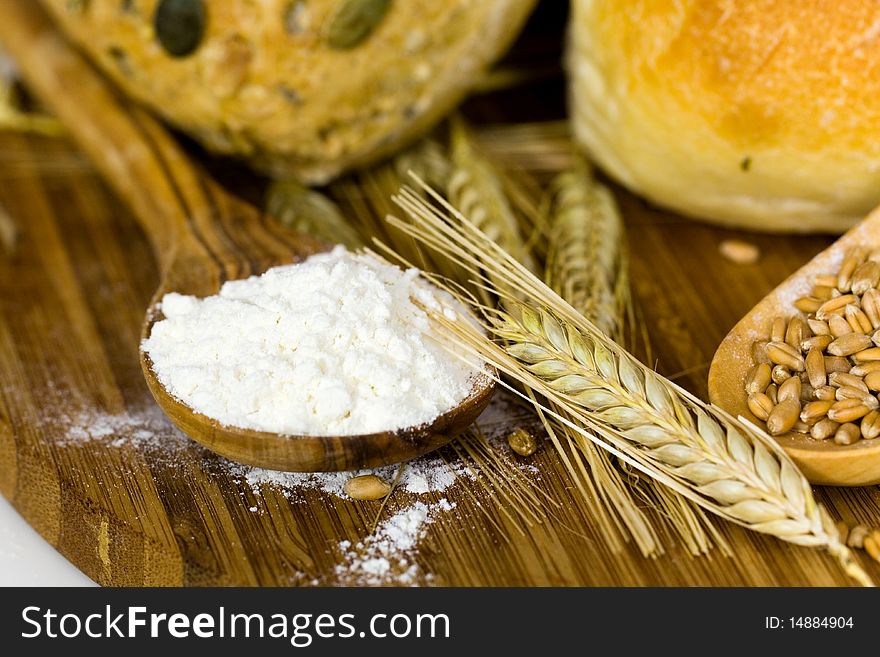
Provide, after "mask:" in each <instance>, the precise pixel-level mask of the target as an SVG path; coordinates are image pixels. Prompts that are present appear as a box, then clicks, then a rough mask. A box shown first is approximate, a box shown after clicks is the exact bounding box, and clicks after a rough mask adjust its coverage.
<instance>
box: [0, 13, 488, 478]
mask: <svg viewBox="0 0 880 657" xmlns="http://www.w3.org/2000/svg"><path fill="white" fill-rule="evenodd" d="M0 42H2V43H3V45H4V47H5V48H6V49H7V50H8V51H9V52H10V53H11V54H12V56H13V57H14V58H15V60H16V62H17V63H18V65H19V67H20V68H21V71H22V73H23V75H24V77H25V78H26V79H27V81H28V82H29V84H30V87H31V89H33V90H34V91H35V92H36V93H37V94H38V95H39V96H40V98H41V99H42V100H43V102H45V103H46V104H47V105H48V106H49V107H50V108H51V109H52V110H53V111H54V112H55V114H56V115H57V116H58V118H59V119H61V121H62V123H63V124H64V126H65V127H66V129H67V130H68V131H69V133H70V134H71V136H72V137H73V138H74V139H75V140H76V141H77V143H78V145H79V146H80V147H81V148H82V149H83V150H84V151H85V152H86V153H87V154H88V155H89V157H90V158H91V159H92V160H93V162H94V163H95V165H96V166H97V167H98V169H99V170H100V171H101V173H102V174H103V176H104V178H105V179H106V180H107V181H108V182H109V183H110V184H111V185H112V186H113V188H114V189H115V190H116V192H117V193H118V194H119V195H120V196H121V197H122V198H123V199H124V200H125V201H126V202H127V203H128V204H129V205H130V206H131V208H132V210H133V211H134V213H135V216H136V217H137V218H138V220H139V221H140V224H141V226H142V227H143V229H144V231H145V232H146V233H147V235H148V236H149V238H150V240H151V242H152V244H153V247H154V249H155V253H156V257H157V258H158V261H159V269H160V272H161V276H162V281H161V283H160V285H159V287H158V289H157V290H156V294H155V295H154V297H153V301H152V303H151V304H150V309H149V310H148V311H147V314H146V317H145V319H144V325H143V331H142V336H147V335H149V333H150V330H151V328H152V325H153V323H154V322H155V321H156V320H157V319H158V318H160V317H161V315H160V314H159V313H158V312H157V311H156V310H155V308H156V305H155V304H156V301H157V300H159V299H160V298H161V297H162V296H163V295H164V294H165V293H167V292H172V291H173V292H179V293H181V294H191V295H197V296H207V295H211V294H216V293H217V292H218V291H219V289H220V286H221V285H222V284H223V282H224V281H227V280H231V279H237V278H244V277H247V276H251V275H253V274H259V273H262V272H263V271H265V270H266V269H268V268H269V267H272V266H275V265H279V264H287V263H291V262H296V261H297V260H301V259H302V258H304V257H307V256H308V255H310V254H312V253H315V252H318V251H321V250H324V249H326V245H324V244H321V243H319V242H316V241H315V240H313V239H311V238H308V237H306V236H304V235H300V234H297V233H294V232H291V231H288V230H286V229H285V228H283V227H282V226H281V225H280V224H278V223H277V222H275V221H274V220H272V219H271V218H268V217H266V216H265V215H262V214H261V213H260V212H259V211H257V210H256V209H255V208H253V207H252V206H250V205H248V204H246V203H244V202H242V201H240V200H239V199H237V198H235V197H233V196H231V195H230V194H228V193H227V192H226V191H225V190H223V189H222V188H221V187H220V186H219V185H217V184H216V183H215V182H214V181H213V180H211V179H210V178H209V177H207V176H206V175H205V174H204V173H203V172H202V171H201V170H199V169H198V168H196V167H195V166H194V165H193V164H192V163H191V162H190V161H189V159H188V158H187V156H186V155H185V153H184V152H183V151H182V150H181V148H180V147H179V145H178V144H177V143H176V142H175V141H174V139H173V138H172V137H171V136H170V135H169V133H168V132H167V131H166V130H165V129H164V128H163V127H162V126H161V125H160V124H159V123H158V122H157V121H155V120H154V119H153V118H152V117H151V116H150V115H148V114H147V113H146V112H145V111H144V110H142V109H140V108H139V107H137V106H135V105H132V104H130V103H128V102H127V101H125V100H123V99H122V98H120V97H119V96H118V95H117V94H116V93H115V92H114V90H113V89H112V87H111V86H110V85H109V83H108V82H107V81H105V79H104V78H102V77H101V76H100V75H99V74H98V73H97V72H96V71H95V69H93V68H92V67H91V65H90V64H89V63H88V62H86V61H85V60H84V59H83V58H82V56H80V55H79V54H78V53H77V52H76V51H74V50H73V48H72V47H71V46H70V45H69V44H68V43H67V42H66V41H65V40H64V39H63V38H62V37H61V36H60V35H59V34H58V32H57V31H56V29H55V28H54V26H53V24H52V22H51V21H50V20H49V19H48V17H47V16H46V15H45V14H44V13H43V11H42V9H41V8H40V7H39V3H37V2H0ZM141 365H142V369H143V372H144V377H145V378H146V381H147V385H148V386H149V388H150V392H151V393H152V394H153V397H154V398H155V399H156V402H157V403H158V404H159V406H160V407H161V408H162V410H163V411H164V412H165V413H166V414H167V415H168V417H169V418H170V419H171V421H172V422H174V424H176V425H177V426H178V427H179V428H180V429H181V430H183V431H184V432H185V433H186V434H187V435H189V436H190V437H191V438H193V439H194V440H196V441H197V442H199V443H201V444H202V445H204V446H205V447H208V448H209V449H211V450H213V451H215V452H217V453H219V454H222V455H223V456H226V457H228V458H230V459H233V460H235V461H240V462H242V463H248V464H251V465H256V466H261V467H266V468H272V469H276V470H291V471H300V472H316V471H333V470H353V469H358V468H365V467H375V466H379V465H384V464H389V463H397V462H400V461H404V460H407V459H411V458H414V457H416V456H419V455H421V454H424V453H426V452H429V451H431V450H434V449H437V448H438V447H440V446H442V445H444V444H445V443H447V442H449V441H450V440H451V439H452V437H454V436H455V435H456V434H457V433H460V432H461V431H463V430H464V429H465V428H467V427H468V426H469V425H470V424H471V423H472V422H473V421H474V420H475V419H476V418H477V416H478V415H479V414H480V413H481V412H482V411H483V409H484V408H485V407H486V405H487V404H488V403H489V399H490V397H491V395H492V392H493V391H494V386H493V384H492V382H491V380H490V379H488V378H484V379H481V381H484V382H483V383H481V384H480V385H478V386H477V387H476V388H475V390H474V391H473V392H472V394H471V395H470V396H469V397H468V398H467V399H465V400H464V401H463V402H462V403H461V404H459V405H458V406H457V407H456V408H453V409H450V410H449V411H447V412H446V413H444V414H443V415H441V416H440V417H438V418H437V419H436V420H434V421H433V422H432V423H430V424H429V425H425V426H419V427H413V428H409V429H401V430H396V431H388V432H383V433H376V434H370V435H364V436H281V435H278V434H274V433H266V432H260V431H251V430H248V429H241V428H236V427H228V426H224V425H221V424H220V423H219V422H217V421H215V420H212V419H211V418H208V417H206V416H204V415H201V414H199V413H196V412H194V411H193V410H192V409H190V408H189V407H187V406H186V405H184V404H182V403H181V402H180V401H178V400H176V399H174V398H173V397H171V396H170V395H169V394H168V393H167V392H166V390H165V389H164V388H163V387H162V385H161V384H160V383H159V381H158V380H157V379H156V376H155V374H154V373H153V370H152V368H151V365H150V361H149V358H148V357H147V356H146V355H145V354H144V353H143V352H141Z"/></svg>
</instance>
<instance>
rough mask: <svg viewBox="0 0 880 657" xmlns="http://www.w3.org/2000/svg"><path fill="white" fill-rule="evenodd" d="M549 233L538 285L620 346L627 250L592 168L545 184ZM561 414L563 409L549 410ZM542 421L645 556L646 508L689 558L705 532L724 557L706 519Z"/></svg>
mask: <svg viewBox="0 0 880 657" xmlns="http://www.w3.org/2000/svg"><path fill="white" fill-rule="evenodd" d="M550 190H551V203H550V204H549V205H550V216H551V221H550V230H549V239H548V247H549V248H548V254H547V263H546V271H545V276H544V279H545V281H546V282H547V284H548V285H549V286H550V287H552V288H553V289H554V291H556V292H557V294H559V296H560V297H562V298H563V299H565V301H567V302H568V303H569V304H570V305H571V306H573V307H574V308H575V309H577V310H579V311H580V312H581V313H582V314H583V315H584V316H585V317H586V318H587V319H589V320H590V321H592V322H593V323H595V324H596V325H597V326H598V327H599V328H600V329H601V330H602V331H603V332H605V333H606V334H607V335H609V336H611V337H612V338H613V339H615V340H616V341H618V342H622V340H623V338H624V324H625V319H626V318H627V316H628V315H631V312H629V311H630V309H631V307H632V296H631V294H630V289H629V279H628V268H627V249H626V240H625V234H624V227H623V220H622V218H621V216H620V211H619V210H618V208H617V203H616V201H615V199H614V196H613V194H612V192H611V190H610V189H609V188H608V187H606V186H605V185H603V184H601V183H600V182H598V181H597V180H596V179H595V177H594V176H593V175H592V171H591V167H590V165H589V164H588V163H587V162H586V161H585V160H584V159H583V158H582V157H576V158H575V159H574V162H573V164H572V166H571V167H570V168H569V169H567V170H566V171H564V172H563V173H561V174H559V175H558V176H557V177H556V178H555V179H554V180H553V183H552V184H551V187H550ZM554 410H557V411H560V410H561V409H554ZM541 417H542V419H547V423H548V424H550V425H551V426H547V428H548V430H550V431H552V432H556V433H559V434H561V435H562V436H564V437H565V438H567V439H568V441H569V442H570V443H572V444H574V445H575V446H576V447H577V449H578V450H579V451H580V452H581V453H582V454H583V455H584V458H585V459H586V461H587V464H588V465H589V468H588V469H587V473H588V475H587V476H589V477H591V478H593V479H595V483H596V488H598V490H599V492H600V495H601V496H602V498H603V501H604V506H603V509H602V511H603V513H604V514H608V513H613V514H616V516H617V517H618V518H619V522H620V523H622V524H623V525H624V526H625V527H626V529H627V530H628V531H629V533H630V535H632V536H633V538H634V539H635V541H636V543H637V544H638V545H639V547H640V549H641V550H642V552H643V554H646V555H648V554H652V553H654V552H659V551H660V545H659V540H658V538H657V537H656V534H655V532H654V529H653V526H652V523H651V521H650V520H649V518H648V517H647V516H646V514H645V513H644V511H643V510H642V508H641V507H643V506H644V505H645V503H646V502H648V503H649V504H650V505H654V506H657V507H659V508H660V509H661V511H662V518H663V519H664V520H665V521H666V522H668V524H669V525H670V526H671V527H672V529H673V530H674V531H675V532H676V533H677V534H678V535H679V537H680V538H681V539H682V541H683V543H684V545H685V546H686V548H687V549H688V551H689V552H691V553H692V554H700V553H704V552H706V551H708V550H709V547H710V545H711V542H710V539H709V536H708V535H707V531H708V532H709V533H710V534H711V535H712V537H713V538H714V539H715V542H716V543H717V544H718V545H719V546H720V547H721V548H722V549H723V550H725V551H726V552H729V548H728V546H727V543H726V541H725V540H724V539H723V537H721V536H720V535H719V534H718V532H717V529H716V528H715V527H714V526H713V525H712V524H711V521H710V520H709V518H708V517H707V516H706V514H705V513H704V512H703V511H702V510H701V509H699V507H696V506H695V505H693V504H692V503H691V502H689V501H688V500H686V499H685V498H682V497H681V496H680V495H677V494H675V493H673V492H672V491H670V490H669V489H668V488H666V487H664V486H658V485H654V484H653V482H651V481H650V480H647V481H645V482H644V483H645V485H644V486H640V485H639V484H641V483H642V480H640V479H638V478H636V479H635V480H634V482H633V483H632V484H628V483H627V481H626V476H625V473H624V472H623V471H622V470H621V469H620V468H617V467H615V464H614V462H613V460H612V457H611V456H610V455H609V454H608V452H606V451H605V450H602V449H601V448H599V447H597V446H596V445H594V444H593V443H591V442H590V441H588V440H585V439H584V438H583V437H582V436H580V435H579V434H578V433H577V432H575V431H572V430H571V429H570V428H569V427H568V426H566V425H565V424H562V423H559V422H553V420H552V418H547V416H546V415H544V414H541Z"/></svg>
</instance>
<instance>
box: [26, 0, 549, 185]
mask: <svg viewBox="0 0 880 657" xmlns="http://www.w3.org/2000/svg"><path fill="white" fill-rule="evenodd" d="M42 1H43V4H44V5H45V6H46V7H48V8H49V9H50V11H51V13H52V14H53V15H54V17H55V19H56V21H57V22H58V24H59V25H61V26H62V28H63V29H64V30H65V31H66V32H67V34H68V35H69V36H70V37H71V38H72V39H73V40H74V41H75V42H76V43H77V44H78V46H79V47H80V48H81V49H82V50H84V51H85V52H86V53H87V54H88V55H89V56H90V57H91V58H92V59H93V60H94V61H95V62H96V63H97V64H98V65H99V66H100V67H101V68H102V69H103V70H104V71H105V72H106V73H107V74H108V75H109V76H110V77H112V78H113V80H114V81H115V82H116V83H117V84H118V85H119V86H120V87H121V88H122V89H124V90H125V91H126V92H127V93H129V94H130V95H132V96H133V97H135V98H137V99H138V100H140V101H141V102H143V103H145V104H146V105H148V106H150V107H151V108H153V109H154V110H156V111H157V112H158V113H160V114H161V115H162V116H163V117H164V118H165V119H167V120H168V121H169V122H171V123H172V124H174V125H175V126H177V127H179V128H181V129H183V130H185V131H187V132H189V133H190V134H192V135H193V136H195V137H196V138H197V139H198V140H199V141H201V142H202V143H203V144H205V145H206V146H207V147H208V148H210V149H212V150H214V151H217V152H221V153H229V154H235V155H240V156H244V157H246V158H248V159H249V160H250V161H251V162H252V163H254V164H255V165H256V166H257V167H258V168H260V169H262V170H264V171H267V172H270V173H272V174H275V175H277V176H281V177H291V176H292V177H296V178H299V179H300V180H303V181H304V182H308V183H323V182H326V181H328V180H330V179H331V178H333V177H335V176H337V175H339V174H340V173H341V172H342V171H344V170H346V169H349V168H352V167H356V166H360V165H363V164H367V163H369V162H371V161H373V160H375V159H377V158H379V157H382V156H383V155H386V154H388V153H390V152H393V151H394V150H396V149H397V148H400V147H401V146H402V145H404V144H405V143H406V142H407V141H409V140H411V139H413V138H415V137H416V136H417V135H418V134H420V133H421V132H423V131H424V130H426V129H427V128H428V127H430V125H431V124H432V123H433V122H435V121H436V120H438V119H439V118H440V117H442V116H443V114H444V113H446V112H447V111H448V110H449V109H450V108H451V107H452V106H454V105H455V104H456V103H458V102H459V101H460V100H461V99H462V97H463V96H464V95H465V94H466V92H467V91H468V89H469V87H470V86H471V85H472V84H473V83H474V81H475V80H476V79H477V78H478V76H479V74H480V73H481V72H482V71H483V70H484V69H485V68H486V67H487V66H488V65H489V64H490V63H491V62H492V61H493V60H494V59H495V58H497V57H498V56H499V55H500V54H501V53H502V52H503V51H504V50H505V49H506V48H507V46H508V45H509V43H510V42H511V41H512V40H513V38H514V37H515V36H516V34H517V33H518V31H519V30H520V28H521V26H522V25H523V23H524V22H525V19H526V18H527V16H528V14H529V12H530V11H531V9H532V8H533V6H534V4H535V1H536V0H481V1H480V2H473V1H472V0H405V1H404V0H392V1H391V2H390V4H389V5H388V9H387V11H386V13H385V14H384V16H383V17H382V18H381V20H380V21H378V22H377V24H376V26H375V29H373V30H372V32H371V33H370V34H369V36H368V37H367V38H366V39H365V40H363V41H362V42H360V43H359V44H358V45H357V46H355V47H352V48H338V47H337V48H334V47H332V46H331V45H329V43H328V28H329V25H330V24H331V21H332V20H333V18H334V15H335V14H336V13H337V12H338V11H339V9H340V6H341V5H342V4H343V3H344V2H346V1H348V0H263V1H261V2H249V1H247V0H229V1H228V2H227V1H225V0H224V2H206V3H205V5H204V6H205V11H206V14H207V20H206V24H205V31H204V36H203V38H202V39H201V43H200V44H199V45H198V47H197V48H196V49H195V50H194V51H193V52H192V53H190V54H188V55H187V56H182V57H174V56H171V55H170V54H169V53H168V52H167V51H166V50H165V49H163V47H162V45H161V44H160V41H159V39H157V38H156V32H155V29H154V25H153V21H154V16H155V12H156V7H157V4H158V0H126V1H124V2H123V1H122V0H92V1H91V2H85V1H81V2H70V0H42ZM297 7H299V8H298V9H297Z"/></svg>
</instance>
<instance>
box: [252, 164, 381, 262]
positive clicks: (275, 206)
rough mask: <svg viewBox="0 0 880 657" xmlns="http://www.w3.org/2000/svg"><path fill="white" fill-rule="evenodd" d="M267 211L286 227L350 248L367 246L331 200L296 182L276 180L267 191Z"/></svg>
mask: <svg viewBox="0 0 880 657" xmlns="http://www.w3.org/2000/svg"><path fill="white" fill-rule="evenodd" d="M265 206H266V212H267V213H268V214H269V215H270V216H272V217H274V218H275V219H277V220H278V221H280V222H281V223H282V224H284V225H285V226H288V227H289V228H292V229H294V230H296V231H298V232H300V233H305V234H306V235H311V236H312V237H316V238H318V239H320V240H323V241H325V242H329V243H330V244H344V245H345V246H347V247H348V248H350V249H355V248H358V247H360V246H363V245H364V240H363V239H362V238H361V236H360V235H359V234H358V231H357V230H355V228H354V227H353V226H352V225H351V224H349V223H348V222H347V221H346V220H345V217H344V216H343V215H342V212H341V211H340V210H339V207H338V206H337V205H336V203H334V202H333V201H332V200H330V199H329V198H327V197H326V196H324V195H323V194H321V193H320V192H317V191H315V190H313V189H309V188H308V187H305V186H303V185H301V184H300V183H298V182H296V181H294V180H276V181H274V182H273V183H271V184H270V185H269V187H268V189H267V190H266V200H265Z"/></svg>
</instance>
